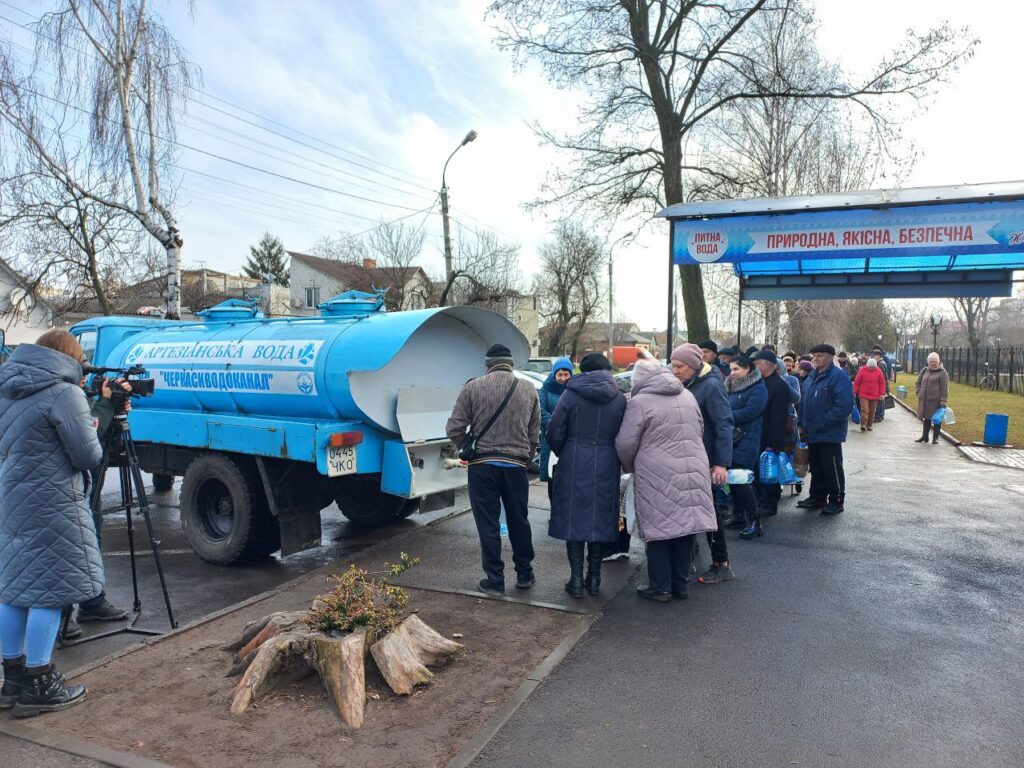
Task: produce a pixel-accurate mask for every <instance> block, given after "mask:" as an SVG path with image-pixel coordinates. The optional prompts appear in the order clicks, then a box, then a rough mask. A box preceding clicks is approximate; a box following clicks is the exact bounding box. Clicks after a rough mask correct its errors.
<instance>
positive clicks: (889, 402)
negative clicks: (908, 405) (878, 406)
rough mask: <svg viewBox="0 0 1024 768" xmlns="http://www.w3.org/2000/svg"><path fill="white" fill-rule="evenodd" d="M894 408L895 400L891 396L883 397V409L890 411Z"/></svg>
mask: <svg viewBox="0 0 1024 768" xmlns="http://www.w3.org/2000/svg"><path fill="white" fill-rule="evenodd" d="M895 407H896V398H895V397H893V396H892V395H886V396H885V409H886V410H890V409H892V408H895Z"/></svg>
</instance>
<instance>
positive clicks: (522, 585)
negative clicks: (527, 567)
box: [502, 573, 537, 591]
mask: <svg viewBox="0 0 1024 768" xmlns="http://www.w3.org/2000/svg"><path fill="white" fill-rule="evenodd" d="M536 583H537V578H536V577H535V576H534V575H533V574H532V573H531V574H530V575H529V576H517V577H516V589H529V588H530V587H532V586H533V585H534V584H536ZM502 591H504V590H502Z"/></svg>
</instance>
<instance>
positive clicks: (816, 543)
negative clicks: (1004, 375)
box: [475, 411, 1024, 768]
mask: <svg viewBox="0 0 1024 768" xmlns="http://www.w3.org/2000/svg"><path fill="white" fill-rule="evenodd" d="M918 434H919V431H918V428H917V423H916V422H915V421H913V420H912V418H911V417H910V416H909V415H908V414H906V413H904V412H902V411H900V412H896V413H890V417H889V418H888V419H887V420H886V422H885V423H883V424H881V425H879V426H878V427H876V429H875V431H874V432H873V433H872V434H870V435H862V434H860V433H859V432H858V433H856V434H851V436H850V442H849V443H848V444H847V445H848V449H847V462H846V466H847V473H848V501H847V505H846V509H847V511H846V513H845V514H843V515H840V516H838V517H835V518H828V517H822V516H820V515H818V514H817V513H807V512H804V511H798V510H796V509H795V508H793V507H792V504H793V502H792V501H787V502H786V503H785V504H784V506H783V511H782V512H781V513H780V515H779V516H778V517H776V518H773V519H770V520H769V521H767V523H766V536H765V537H764V538H763V539H760V540H757V541H751V542H746V541H738V540H735V534H733V535H732V536H731V537H730V542H729V544H730V555H731V558H732V561H733V566H734V568H735V569H736V572H737V574H738V577H739V578H738V579H737V580H736V581H734V582H731V583H727V584H724V585H720V586H701V585H693V586H692V588H691V590H692V591H691V594H692V596H691V598H690V599H689V600H688V601H685V602H680V601H676V602H674V603H673V604H671V605H658V604H652V603H649V602H646V601H643V600H640V599H638V598H637V597H636V596H635V595H634V594H632V588H631V587H627V588H626V589H625V590H623V592H622V593H620V595H619V596H618V597H617V598H616V599H615V600H613V601H612V602H611V603H610V604H609V606H608V608H607V611H606V613H605V614H604V616H603V618H602V619H600V620H599V621H598V622H597V623H596V624H595V625H594V626H593V627H592V628H591V630H590V632H589V633H588V634H587V635H586V636H585V637H584V639H583V641H582V643H581V644H580V645H578V646H577V647H576V648H575V649H574V651H573V653H572V654H571V655H570V656H569V658H568V659H567V660H566V661H565V662H564V663H563V664H562V665H561V666H560V667H559V668H558V669H557V670H556V671H555V672H554V673H553V674H552V675H551V677H549V678H548V680H547V681H546V682H545V683H544V684H543V685H542V686H541V687H539V688H538V689H537V691H536V692H535V693H534V694H533V696H532V697H531V698H530V699H529V700H528V701H527V702H526V703H525V705H524V706H523V707H522V708H521V709H519V710H518V712H517V713H516V715H514V716H513V718H512V719H511V720H510V721H509V722H508V723H507V724H506V726H505V727H504V728H503V729H502V730H501V731H500V732H499V733H498V734H497V736H496V738H495V739H494V740H493V741H492V742H491V743H490V744H489V745H488V747H487V748H486V749H485V750H484V752H483V753H482V754H481V755H480V757H479V758H478V759H477V761H476V763H475V765H479V766H486V767H487V768H500V767H501V766H510V767H512V766H514V767H515V768H520V766H522V765H524V764H527V762H528V763H529V764H532V765H558V766H598V765H606V766H616V765H617V766H634V765H638V766H673V768H686V767H689V766H700V767H709V768H710V767H712V766H716V767H719V768H725V767H726V766H729V767H733V766H735V767H738V766H757V767H758V768H761V767H763V766H800V767H801V768H807V767H808V766H829V768H832V767H836V766H859V767H862V766H901V767H903V768H911V767H912V766H921V767H922V768H924V767H925V766H927V767H928V768H936V767H937V766H965V765H973V766H986V767H987V766H1016V767H1019V766H1021V765H1024V730H1022V729H1021V713H1022V711H1024V708H1022V695H1021V691H1022V690H1024V662H1022V659H1021V649H1022V648H1024V622H1022V619H1024V589H1022V587H1024V578H1022V573H1024V527H1022V525H1021V508H1022V503H1024V474H1022V473H1021V472H1019V471H1015V470H1010V469H999V468H995V467H988V466H983V465H979V464H973V463H970V462H968V461H967V460H965V459H963V458H961V457H959V455H958V454H957V453H956V451H955V449H954V448H953V447H952V446H950V445H948V444H945V443H942V444H940V445H936V446H933V445H930V444H929V445H918V444H914V443H913V439H914V438H916V437H917V435H918ZM702 551H703V553H705V557H706V553H707V548H706V546H705V547H702ZM641 578H642V573H641Z"/></svg>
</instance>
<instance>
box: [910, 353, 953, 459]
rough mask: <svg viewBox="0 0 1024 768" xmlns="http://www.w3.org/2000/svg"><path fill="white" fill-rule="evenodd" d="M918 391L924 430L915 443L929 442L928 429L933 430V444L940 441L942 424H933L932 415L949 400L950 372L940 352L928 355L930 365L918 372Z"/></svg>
mask: <svg viewBox="0 0 1024 768" xmlns="http://www.w3.org/2000/svg"><path fill="white" fill-rule="evenodd" d="M914 391H916V392H917V417H918V418H919V419H921V422H922V424H923V425H924V430H923V431H922V432H921V436H920V437H919V438H917V440H915V441H914V442H915V443H927V442H928V430H929V429H931V430H932V444H935V443H937V442H939V432H941V431H942V425H941V424H932V416H934V415H935V412H936V411H937V410H938V409H939V408H944V407H945V406H946V401H947V400H949V374H948V373H946V369H945V368H943V367H942V360H940V359H939V353H938V352H932V353H931V354H930V355H928V367H927V368H922V369H921V372H920V373H919V374H917V383H916V384H915V385H914Z"/></svg>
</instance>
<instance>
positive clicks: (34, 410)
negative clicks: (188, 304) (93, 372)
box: [0, 329, 104, 717]
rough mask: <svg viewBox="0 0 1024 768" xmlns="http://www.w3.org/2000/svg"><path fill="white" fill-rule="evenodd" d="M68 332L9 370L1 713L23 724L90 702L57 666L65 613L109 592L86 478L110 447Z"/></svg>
mask: <svg viewBox="0 0 1024 768" xmlns="http://www.w3.org/2000/svg"><path fill="white" fill-rule="evenodd" d="M83 359H84V355H83V353H82V348H81V346H80V345H79V344H78V341H77V340H76V339H75V337H74V336H72V335H71V334H70V333H68V332H67V331H65V330H62V329H53V330H51V331H47V332H46V333H44V334H43V335H42V336H41V337H40V338H39V340H38V341H37V342H36V343H35V344H21V345H19V347H18V348H17V349H16V350H15V351H14V354H13V355H11V358H10V360H8V361H7V362H6V363H5V364H4V366H3V368H2V369H0V650H2V652H3V668H4V684H3V688H2V689H0V708H5V709H6V708H13V710H14V716H15V717H30V716H33V715H39V714H42V713H44V712H52V711H55V710H59V709H66V708H67V707H70V706H74V705H75V704H78V703H80V702H81V701H82V700H83V698H84V697H85V688H84V687H83V686H81V685H73V686H67V685H65V684H64V678H63V677H62V676H61V674H60V673H59V672H57V670H56V669H55V668H54V667H53V664H52V663H51V654H52V652H53V646H54V643H55V642H56V640H57V631H58V629H59V627H60V619H61V611H62V609H64V608H66V607H67V606H69V605H71V604H72V603H78V602H82V601H84V600H89V599H90V598H93V597H96V596H97V595H99V594H100V593H101V592H102V591H103V583H104V574H103V561H102V560H101V559H100V550H99V546H98V545H97V543H96V532H95V530H94V527H93V522H92V513H91V512H90V510H89V504H88V502H87V501H86V499H85V477H84V475H85V473H86V472H88V471H89V470H90V469H92V468H93V467H95V466H96V465H97V464H99V462H100V458H101V456H102V453H103V449H102V448H101V446H100V442H99V439H98V438H97V436H96V422H95V421H94V419H93V417H92V415H91V414H90V412H89V404H88V402H87V401H86V398H85V393H84V391H83V390H82V388H81V382H82V361H83Z"/></svg>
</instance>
